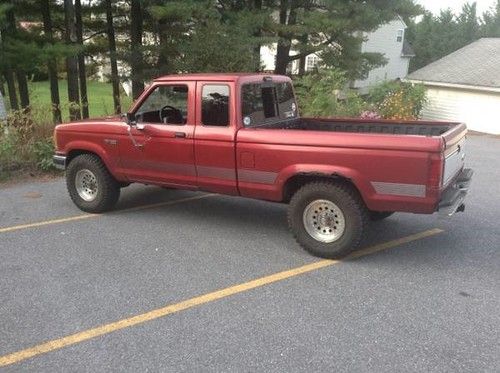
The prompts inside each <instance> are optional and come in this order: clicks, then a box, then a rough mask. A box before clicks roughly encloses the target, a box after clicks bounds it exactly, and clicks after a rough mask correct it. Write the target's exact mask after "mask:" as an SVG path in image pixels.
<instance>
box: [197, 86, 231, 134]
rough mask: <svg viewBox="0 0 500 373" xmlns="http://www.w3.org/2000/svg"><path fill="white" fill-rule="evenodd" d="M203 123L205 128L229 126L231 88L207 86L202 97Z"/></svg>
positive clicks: (204, 87)
mask: <svg viewBox="0 0 500 373" xmlns="http://www.w3.org/2000/svg"><path fill="white" fill-rule="evenodd" d="M201 122H202V123H203V124H204V125H205V126H219V127H225V126H228V125H229V86H228V85H223V84H206V85H204V86H203V89H202V95H201Z"/></svg>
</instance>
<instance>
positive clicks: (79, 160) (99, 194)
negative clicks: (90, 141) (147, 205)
mask: <svg viewBox="0 0 500 373" xmlns="http://www.w3.org/2000/svg"><path fill="white" fill-rule="evenodd" d="M66 186H67V188H68V192H69V195H70V197H71V199H72V200H73V202H74V203H75V205H77V206H78V208H79V209H80V210H83V211H86V212H93V213H98V212H104V211H107V210H110V209H111V208H112V207H113V206H114V205H115V204H116V202H117V201H118V198H119V197H120V184H119V183H118V182H117V181H116V180H115V179H114V178H113V176H112V175H111V174H110V173H109V171H108V169H107V168H106V166H105V165H104V163H103V162H102V161H101V159H100V158H99V157H97V156H96V155H93V154H82V155H79V156H77V157H75V158H74V159H72V160H71V162H70V163H69V165H68V169H67V170H66Z"/></svg>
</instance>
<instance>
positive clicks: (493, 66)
mask: <svg viewBox="0 0 500 373" xmlns="http://www.w3.org/2000/svg"><path fill="white" fill-rule="evenodd" d="M406 80H407V81H410V82H416V83H423V84H424V85H425V86H426V87H427V96H428V100H429V101H428V103H427V105H426V106H425V107H424V109H423V112H422V118H423V119H433V120H449V121H461V122H465V123H466V124H467V127H468V128H469V129H471V130H474V131H479V132H486V133H491V134H500V118H499V117H500V38H484V39H479V40H477V41H475V42H473V43H471V44H469V45H467V46H465V47H463V48H461V49H459V50H457V51H455V52H453V53H451V54H449V55H447V56H445V57H443V58H441V59H439V60H437V61H435V62H433V63H431V64H429V65H427V66H425V67H423V68H421V69H419V70H417V71H414V72H413V73H411V74H410V75H408V76H407V78H406Z"/></svg>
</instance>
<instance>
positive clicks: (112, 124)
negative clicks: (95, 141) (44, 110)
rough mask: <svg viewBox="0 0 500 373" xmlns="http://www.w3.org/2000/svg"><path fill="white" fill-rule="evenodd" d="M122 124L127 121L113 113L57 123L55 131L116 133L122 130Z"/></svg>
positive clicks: (124, 124)
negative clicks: (100, 116)
mask: <svg viewBox="0 0 500 373" xmlns="http://www.w3.org/2000/svg"><path fill="white" fill-rule="evenodd" d="M124 126H127V123H126V122H125V120H124V119H123V118H122V116H121V115H113V116H107V117H102V118H95V119H85V120H80V121H75V122H69V123H63V124H59V125H57V126H56V131H57V132H98V133H118V132H122V131H123V128H124Z"/></svg>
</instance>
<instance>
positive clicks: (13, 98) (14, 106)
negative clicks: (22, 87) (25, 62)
mask: <svg viewBox="0 0 500 373" xmlns="http://www.w3.org/2000/svg"><path fill="white" fill-rule="evenodd" d="M4 76H5V81H6V82H7V90H8V91H9V102H10V109H11V110H19V102H18V101H17V92H16V82H15V80H14V72H13V71H12V70H11V69H8V70H7V71H6V72H5V74H4Z"/></svg>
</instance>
